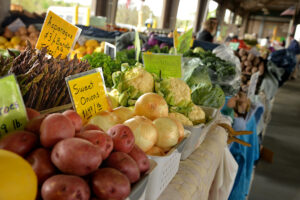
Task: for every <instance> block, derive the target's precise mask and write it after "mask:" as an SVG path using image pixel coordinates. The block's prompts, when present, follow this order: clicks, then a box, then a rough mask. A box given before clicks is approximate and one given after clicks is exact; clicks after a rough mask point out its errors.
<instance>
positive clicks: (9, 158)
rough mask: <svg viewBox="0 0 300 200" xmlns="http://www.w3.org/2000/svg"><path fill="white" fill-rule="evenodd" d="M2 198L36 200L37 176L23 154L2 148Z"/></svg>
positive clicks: (0, 153)
mask: <svg viewBox="0 0 300 200" xmlns="http://www.w3.org/2000/svg"><path fill="white" fill-rule="evenodd" d="M0 163H1V164H0V177H1V178H0V199H1V200H2V199H3V200H4V199H5V200H35V197H36V194H37V188H38V184H37V177H36V174H35V173H34V171H33V169H32V168H31V165H30V164H29V163H28V162H27V161H26V160H24V159H23V158H22V157H21V156H19V155H17V154H15V153H12V152H10V151H6V150H2V149H0Z"/></svg>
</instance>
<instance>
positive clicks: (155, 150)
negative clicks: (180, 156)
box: [146, 146, 166, 156]
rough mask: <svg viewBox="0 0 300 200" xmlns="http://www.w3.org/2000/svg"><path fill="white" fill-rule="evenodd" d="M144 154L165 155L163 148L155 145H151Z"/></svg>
mask: <svg viewBox="0 0 300 200" xmlns="http://www.w3.org/2000/svg"><path fill="white" fill-rule="evenodd" d="M146 154H147V155H150V156H164V155H166V154H165V152H164V150H163V149H161V148H159V147H157V146H154V147H152V148H151V149H150V150H149V151H147V152H146Z"/></svg>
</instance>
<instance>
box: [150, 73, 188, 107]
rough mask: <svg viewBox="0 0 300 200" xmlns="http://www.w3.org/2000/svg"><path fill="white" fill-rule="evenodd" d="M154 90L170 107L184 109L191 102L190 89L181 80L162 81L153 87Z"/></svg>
mask: <svg viewBox="0 0 300 200" xmlns="http://www.w3.org/2000/svg"><path fill="white" fill-rule="evenodd" d="M155 90H156V92H157V93H158V94H160V95H162V96H163V97H164V98H165V100H166V101H167V103H168V104H169V105H170V106H178V107H184V106H187V105H188V104H189V103H190V102H191V89H190V88H189V86H188V85H187V84H186V83H185V82H184V81H183V80H181V79H178V78H168V79H164V80H162V81H160V82H159V83H157V84H156V85H155Z"/></svg>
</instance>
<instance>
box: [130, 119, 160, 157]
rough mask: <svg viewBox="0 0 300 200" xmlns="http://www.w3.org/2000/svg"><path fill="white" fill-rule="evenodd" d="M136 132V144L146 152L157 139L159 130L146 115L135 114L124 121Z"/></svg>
mask: <svg viewBox="0 0 300 200" xmlns="http://www.w3.org/2000/svg"><path fill="white" fill-rule="evenodd" d="M124 125H126V126H128V127H129V128H130V129H131V131H132V132H133V134H134V139H135V144H136V145H138V146H139V147H140V148H141V149H142V150H143V151H144V152H146V151H148V150H150V149H151V148H152V147H153V146H154V144H155V143H156V141H157V130H156V128H155V126H154V125H153V123H152V121H151V120H149V119H147V118H146V117H141V116H135V117H133V118H131V119H129V120H127V121H125V122H124Z"/></svg>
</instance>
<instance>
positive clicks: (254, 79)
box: [248, 72, 259, 98]
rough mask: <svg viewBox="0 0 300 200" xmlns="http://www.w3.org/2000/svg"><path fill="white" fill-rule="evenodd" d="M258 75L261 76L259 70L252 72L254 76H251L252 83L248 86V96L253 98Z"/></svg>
mask: <svg viewBox="0 0 300 200" xmlns="http://www.w3.org/2000/svg"><path fill="white" fill-rule="evenodd" d="M258 77H259V72H256V73H254V74H252V76H251V79H250V85H249V88H248V97H249V98H251V97H253V96H254V95H255V90H256V85H257V80H258Z"/></svg>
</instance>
